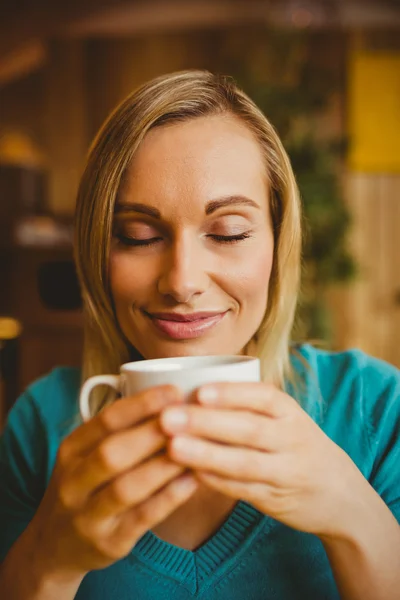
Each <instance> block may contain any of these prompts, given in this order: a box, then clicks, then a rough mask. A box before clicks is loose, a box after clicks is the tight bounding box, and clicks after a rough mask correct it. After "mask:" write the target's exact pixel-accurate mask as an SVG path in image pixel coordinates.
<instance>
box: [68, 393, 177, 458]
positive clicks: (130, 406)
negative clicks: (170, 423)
mask: <svg viewBox="0 0 400 600" xmlns="http://www.w3.org/2000/svg"><path fill="white" fill-rule="evenodd" d="M181 400H182V394H181V392H180V390H179V389H178V388H176V387H174V386H171V385H164V386H158V387H154V388H149V389H147V390H144V391H143V392H140V393H138V394H136V395H135V396H129V397H126V398H121V399H119V400H116V401H115V402H113V403H112V404H110V405H109V406H107V407H106V408H104V409H103V410H102V411H101V412H100V413H99V414H98V415H96V416H95V417H93V418H92V419H90V421H88V422H87V423H84V424H83V425H81V426H79V427H78V428H77V429H75V430H74V431H73V432H72V433H71V434H70V435H69V436H68V438H67V439H66V440H65V441H64V443H63V445H64V446H65V447H64V455H65V457H64V459H65V461H69V459H70V458H71V457H72V456H77V455H81V454H85V453H87V452H90V450H92V448H93V447H94V446H96V445H97V444H98V443H99V442H100V441H101V440H103V439H104V438H105V437H106V436H108V435H110V434H111V433H115V432H117V431H119V430H123V429H128V428H130V427H133V426H134V425H136V424H138V423H140V422H141V421H143V420H145V419H148V418H149V417H151V416H154V415H156V414H158V413H159V412H160V411H161V410H162V409H163V408H165V407H166V406H168V405H169V404H171V403H173V402H180V401H181Z"/></svg>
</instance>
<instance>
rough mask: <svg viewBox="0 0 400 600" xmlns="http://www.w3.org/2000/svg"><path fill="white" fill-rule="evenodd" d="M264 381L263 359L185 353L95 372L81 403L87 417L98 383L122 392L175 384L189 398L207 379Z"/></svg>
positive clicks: (88, 416) (212, 381)
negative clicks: (113, 371)
mask: <svg viewBox="0 0 400 600" xmlns="http://www.w3.org/2000/svg"><path fill="white" fill-rule="evenodd" d="M247 381H249V382H254V381H260V361H259V359H258V358H254V357H252V356H235V355H232V356H231V355H219V356H183V357H176V358H157V359H151V360H141V361H136V362H130V363H125V364H123V365H121V368H120V373H119V375H95V376H93V377H90V378H89V379H88V380H87V381H85V383H84V384H83V386H82V389H81V393H80V398H79V406H80V413H81V416H82V419H83V421H87V420H88V419H90V418H91V417H92V416H93V415H92V414H91V409H90V394H91V392H92V390H93V388H95V387H96V386H97V385H108V386H110V387H112V388H113V389H114V390H115V391H116V392H117V393H118V394H120V395H121V396H132V395H134V394H136V393H138V392H141V391H143V390H145V389H147V388H150V387H155V386H160V385H165V384H171V385H175V386H177V387H179V388H180V389H181V390H182V391H183V394H184V397H185V400H189V398H190V396H191V395H192V393H193V392H194V391H195V390H196V389H197V388H199V387H201V386H202V385H205V384H206V383H220V382H247Z"/></svg>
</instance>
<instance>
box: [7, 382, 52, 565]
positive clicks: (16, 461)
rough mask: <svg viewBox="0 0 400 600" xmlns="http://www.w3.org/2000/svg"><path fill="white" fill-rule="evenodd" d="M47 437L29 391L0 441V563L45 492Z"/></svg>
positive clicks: (15, 408) (16, 408) (12, 415)
mask: <svg viewBox="0 0 400 600" xmlns="http://www.w3.org/2000/svg"><path fill="white" fill-rule="evenodd" d="M45 462H46V436H45V432H44V431H43V426H42V423H41V420H40V416H39V414H38V411H37V407H36V406H35V403H34V402H33V398H32V397H31V395H30V393H29V391H28V392H25V393H24V394H23V395H22V396H21V397H20V398H19V399H18V400H17V402H16V403H15V405H14V406H13V408H12V409H11V411H10V413H9V415H8V419H7V422H6V425H5V428H4V430H3V433H2V436H1V438H0V562H1V561H2V560H3V559H4V557H5V556H6V554H7V553H8V551H9V549H10V548H11V546H12V545H13V544H14V542H15V541H16V540H17V538H18V537H19V536H20V535H21V533H22V532H23V531H24V529H25V528H26V527H27V525H28V524H29V522H30V521H31V519H32V517H33V516H34V514H35V512H36V510H37V508H38V506H39V504H40V501H41V499H42V497H43V494H44V489H45Z"/></svg>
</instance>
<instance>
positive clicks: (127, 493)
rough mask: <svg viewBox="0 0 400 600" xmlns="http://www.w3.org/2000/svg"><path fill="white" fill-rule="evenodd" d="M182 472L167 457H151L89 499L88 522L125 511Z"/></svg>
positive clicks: (86, 512)
mask: <svg viewBox="0 0 400 600" xmlns="http://www.w3.org/2000/svg"><path fill="white" fill-rule="evenodd" d="M184 469H185V467H183V466H182V465H178V464H177V463H174V462H172V461H171V460H169V459H168V457H167V456H158V457H157V458H152V459H150V460H148V461H147V462H145V463H144V464H142V465H141V466H140V467H138V468H137V469H134V470H133V471H128V472H127V473H125V474H123V475H120V476H119V477H117V478H116V479H114V480H113V481H111V482H110V483H109V484H107V485H106V486H104V487H103V488H101V489H100V490H98V491H97V492H96V493H95V494H94V495H93V496H92V497H91V498H90V499H89V501H88V503H87V504H86V506H85V510H84V513H85V514H86V516H87V518H88V520H91V521H94V522H96V521H99V520H101V519H106V518H108V517H110V515H113V516H115V515H118V514H120V513H123V512H126V511H127V510H128V509H129V508H132V507H133V506H136V505H137V504H139V503H141V502H144V501H145V500H147V499H148V498H149V497H150V496H152V495H153V494H154V493H156V492H157V491H158V490H160V489H161V488H163V487H164V486H165V485H167V484H168V483H169V482H170V481H171V480H172V479H176V478H177V477H178V476H179V475H181V474H182V473H183V471H184Z"/></svg>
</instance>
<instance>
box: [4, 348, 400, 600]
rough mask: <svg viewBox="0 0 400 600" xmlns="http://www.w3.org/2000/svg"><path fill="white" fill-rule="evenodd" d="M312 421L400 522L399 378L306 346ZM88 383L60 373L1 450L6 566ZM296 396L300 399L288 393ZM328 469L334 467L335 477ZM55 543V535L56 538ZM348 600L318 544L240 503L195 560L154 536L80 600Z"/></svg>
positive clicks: (23, 402)
mask: <svg viewBox="0 0 400 600" xmlns="http://www.w3.org/2000/svg"><path fill="white" fill-rule="evenodd" d="M300 350H301V353H302V354H303V356H304V357H305V358H306V360H307V361H308V363H309V365H310V367H311V370H305V368H304V366H303V365H302V363H301V362H300V361H298V360H294V366H295V368H296V369H297V370H298V371H301V372H302V375H304V377H305V387H304V388H303V392H302V398H300V401H302V402H303V405H304V407H305V409H306V410H307V411H308V412H309V414H311V416H312V417H313V419H314V420H315V421H316V422H317V423H318V424H319V425H320V427H321V428H322V429H323V430H324V431H325V432H326V433H327V435H329V436H330V437H331V439H332V440H334V441H335V442H336V443H337V444H338V445H339V446H341V447H342V448H343V449H344V450H345V451H346V452H347V453H348V454H349V455H350V456H351V458H352V459H353V461H354V462H355V463H356V465H357V466H358V468H359V469H360V470H361V472H362V473H363V474H364V476H365V477H366V478H367V479H368V480H369V482H370V483H371V485H372V486H373V487H374V488H375V489H376V490H377V492H378V493H379V494H380V495H381V497H382V498H383V499H384V501H385V502H386V504H387V505H388V506H389V507H390V509H391V510H392V512H393V514H394V515H395V516H396V518H397V520H400V372H399V370H397V369H396V368H394V367H392V366H390V365H388V364H386V363H384V362H381V361H378V360H376V359H373V358H371V357H369V356H367V355H365V354H363V353H362V352H359V351H351V352H344V353H337V354H334V353H328V352H323V351H320V350H316V349H314V348H312V347H311V346H308V345H306V346H302V347H301V348H300ZM79 377H80V375H79V371H78V370H76V369H70V368H59V369H56V370H54V371H53V372H52V373H50V375H48V376H47V377H45V378H43V379H41V380H40V381H37V382H36V383H34V384H33V385H32V386H30V387H29V388H28V390H27V391H26V392H25V393H24V394H23V395H22V397H21V398H19V400H18V401H17V403H16V404H15V406H14V408H13V409H12V411H11V413H10V415H9V418H8V422H7V425H6V428H5V430H4V433H3V436H2V439H1V444H0V560H1V559H2V558H3V557H4V556H5V555H6V554H7V552H8V550H9V548H10V546H11V545H12V544H13V542H14V541H15V540H16V538H17V537H18V536H19V535H20V534H21V532H22V531H23V530H24V528H25V527H26V526H27V524H28V523H29V521H30V519H31V518H32V517H33V515H34V513H35V511H36V509H37V507H38V505H39V503H40V500H41V498H42V496H43V493H44V490H45V488H46V486H47V483H48V481H49V478H50V475H51V472H52V469H53V466H54V461H55V457H56V453H57V449H58V447H59V444H60V441H61V439H62V438H63V437H64V436H65V435H67V433H68V432H69V431H71V429H72V428H73V427H74V424H75V425H76V414H77V410H78V405H77V398H78V390H79ZM288 391H289V392H290V391H293V390H292V389H291V388H290V386H288ZM327 467H328V468H329V465H327ZM54 534H55V535H57V533H56V532H54ZM192 597H197V598H207V599H209V600H214V599H215V600H217V599H219V600H220V599H221V598H227V599H229V600H235V599H238V600H268V599H276V600H296V599H304V600H314V599H315V600H323V599H327V600H328V599H333V598H338V592H337V589H336V586H335V582H334V579H333V576H332V572H331V569H330V565H329V562H328V559H327V556H326V554H325V552H324V548H323V546H322V544H321V542H320V541H319V539H318V538H317V537H316V536H314V535H311V534H307V533H301V532H299V531H296V530H294V529H291V528H290V527H286V526H285V525H283V524H281V523H279V522H277V521H275V520H274V519H272V518H270V517H268V515H264V514H261V513H260V512H259V511H257V510H256V509H255V508H253V507H252V506H251V505H250V504H247V503H246V502H239V503H238V504H237V505H236V508H235V509H234V510H233V512H232V513H231V514H230V516H229V517H228V518H227V520H226V521H225V523H224V524H223V525H222V526H221V528H220V529H219V530H218V531H216V532H215V533H214V535H213V536H212V537H211V539H209V540H208V542H206V543H205V544H204V545H203V546H201V547H200V548H199V549H198V550H196V551H195V552H191V551H188V550H184V549H182V548H178V547H176V546H173V545H171V544H168V543H166V542H164V541H162V540H160V539H159V538H157V537H156V536H155V535H154V534H153V533H151V532H147V533H146V534H145V535H144V536H143V537H142V538H141V539H140V540H139V542H138V543H137V544H136V546H135V547H134V548H133V549H132V551H131V552H130V553H129V554H128V556H126V557H125V558H124V559H123V560H120V561H118V562H117V563H115V564H114V565H112V566H111V567H109V568H107V569H104V570H100V571H92V572H91V573H89V574H88V575H87V576H86V577H85V578H84V580H83V582H82V584H81V586H80V588H79V591H78V593H77V596H76V598H78V599H79V600H124V599H128V598H129V599H130V600H157V599H164V598H165V599H169V598H173V600H188V599H190V598H192Z"/></svg>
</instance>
